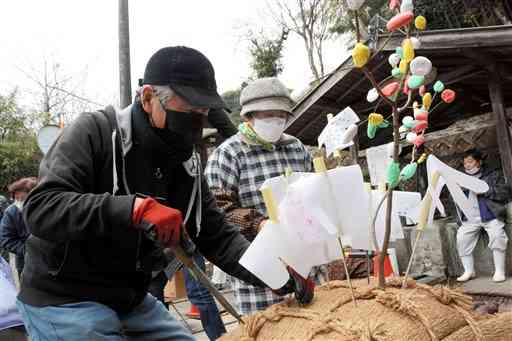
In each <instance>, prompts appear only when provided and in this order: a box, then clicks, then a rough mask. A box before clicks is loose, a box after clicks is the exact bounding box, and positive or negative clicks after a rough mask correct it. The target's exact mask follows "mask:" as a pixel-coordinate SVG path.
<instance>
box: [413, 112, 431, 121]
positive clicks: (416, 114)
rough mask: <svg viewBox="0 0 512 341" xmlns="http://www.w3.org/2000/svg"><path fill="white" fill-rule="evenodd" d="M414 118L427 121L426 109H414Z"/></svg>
mask: <svg viewBox="0 0 512 341" xmlns="http://www.w3.org/2000/svg"><path fill="white" fill-rule="evenodd" d="M414 118H415V119H416V120H418V121H427V120H428V111H426V110H423V109H418V110H415V112H414Z"/></svg>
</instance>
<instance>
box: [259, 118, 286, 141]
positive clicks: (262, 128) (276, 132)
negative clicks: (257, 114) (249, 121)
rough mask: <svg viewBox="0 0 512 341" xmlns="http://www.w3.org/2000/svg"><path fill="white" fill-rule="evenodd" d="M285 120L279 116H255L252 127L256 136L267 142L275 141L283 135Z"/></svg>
mask: <svg viewBox="0 0 512 341" xmlns="http://www.w3.org/2000/svg"><path fill="white" fill-rule="evenodd" d="M285 125H286V120H285V119H284V118H279V117H269V118H255V119H254V123H253V129H254V131H255V132H256V134H258V136H259V137H260V138H261V139H263V140H265V141H267V142H271V143H274V142H277V141H279V139H280V138H281V135H283V131H284V126H285Z"/></svg>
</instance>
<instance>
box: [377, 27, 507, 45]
mask: <svg viewBox="0 0 512 341" xmlns="http://www.w3.org/2000/svg"><path fill="white" fill-rule="evenodd" d="M388 36H389V34H386V35H380V36H379V39H378V42H377V49H378V48H381V47H382V45H383V43H384V41H385V40H386V39H387V38H388ZM420 39H421V48H420V51H422V50H439V49H456V48H465V47H467V48H475V47H478V48H481V47H493V48H496V47H497V46H511V45H512V25H500V26H489V27H475V28H462V29H451V30H432V31H425V32H422V33H421V37H420ZM402 40H403V36H399V35H397V36H393V37H392V38H391V39H390V41H389V43H388V44H387V45H386V47H385V48H384V51H394V50H395V47H397V46H400V45H401V43H402Z"/></svg>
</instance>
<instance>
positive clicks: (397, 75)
mask: <svg viewBox="0 0 512 341" xmlns="http://www.w3.org/2000/svg"><path fill="white" fill-rule="evenodd" d="M391 75H392V76H393V77H395V78H400V76H401V75H402V73H401V72H400V68H397V67H396V68H394V69H393V70H391Z"/></svg>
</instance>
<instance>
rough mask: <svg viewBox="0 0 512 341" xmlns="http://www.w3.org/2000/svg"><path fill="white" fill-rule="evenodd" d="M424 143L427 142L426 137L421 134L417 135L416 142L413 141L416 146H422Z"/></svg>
mask: <svg viewBox="0 0 512 341" xmlns="http://www.w3.org/2000/svg"><path fill="white" fill-rule="evenodd" d="M424 143H425V138H424V137H423V136H421V135H420V136H416V139H414V142H413V144H414V146H415V147H416V148H419V147H421V146H422V145H423V144H424Z"/></svg>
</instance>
